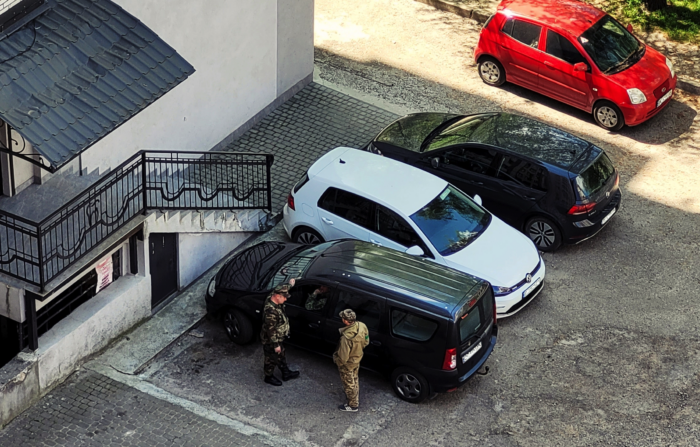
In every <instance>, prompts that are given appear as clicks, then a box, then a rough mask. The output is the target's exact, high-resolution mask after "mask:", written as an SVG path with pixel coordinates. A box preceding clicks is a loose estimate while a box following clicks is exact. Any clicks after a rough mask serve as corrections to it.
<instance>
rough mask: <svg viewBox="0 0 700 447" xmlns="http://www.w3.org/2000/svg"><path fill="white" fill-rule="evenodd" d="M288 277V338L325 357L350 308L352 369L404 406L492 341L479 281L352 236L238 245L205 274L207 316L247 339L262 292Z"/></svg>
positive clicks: (436, 387) (459, 372)
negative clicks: (380, 382)
mask: <svg viewBox="0 0 700 447" xmlns="http://www.w3.org/2000/svg"><path fill="white" fill-rule="evenodd" d="M291 278H297V280H296V285H295V286H294V288H292V289H291V297H290V298H289V299H288V300H287V303H286V305H285V306H286V312H287V316H288V317H289V320H290V327H291V330H290V338H289V341H288V342H289V343H291V344H293V345H296V346H299V347H302V348H305V349H309V350H311V351H314V352H317V353H320V354H323V355H326V356H331V355H332V353H333V351H334V350H335V348H336V345H337V343H338V337H339V335H338V329H339V328H341V327H342V326H343V323H342V321H341V320H340V317H339V316H338V313H339V312H340V311H341V310H343V309H347V308H351V309H353V310H354V311H355V313H356V314H357V319H358V320H359V321H362V322H363V323H364V324H366V325H367V328H368V329H369V337H370V344H369V345H368V346H367V348H365V355H364V357H363V359H362V364H361V366H362V367H365V368H369V369H372V370H374V371H377V372H379V373H382V374H384V375H385V376H387V377H389V378H390V379H391V383H392V385H393V388H394V391H395V392H396V394H397V395H398V396H399V397H400V398H402V399H404V400H406V401H408V402H420V401H422V400H424V399H425V398H426V397H428V396H429V395H430V394H431V393H437V392H447V391H453V390H454V389H456V388H457V387H459V386H460V385H462V384H463V383H464V382H465V381H466V380H467V379H468V378H469V377H471V376H472V375H473V374H475V373H476V372H477V370H479V369H480V368H481V367H482V365H483V364H484V362H485V361H486V359H487V358H488V356H489V355H490V354H491V352H492V351H493V348H494V345H495V343H496V335H497V333H498V329H497V326H496V309H495V300H494V297H493V292H492V290H491V286H490V284H489V283H488V282H486V281H483V280H480V279H478V278H475V277H473V276H470V275H468V274H466V273H462V272H460V271H457V270H453V269H450V268H446V267H443V266H440V265H437V264H435V263H433V262H430V261H426V260H423V259H420V258H416V257H414V256H411V255H407V254H405V253H402V252H399V251H396V250H392V249H390V248H385V247H381V246H378V245H375V244H371V243H368V242H363V241H358V240H340V241H332V242H325V243H322V244H319V245H315V246H309V245H299V244H293V243H283V242H263V243H260V244H257V245H254V246H252V247H250V248H248V249H245V250H243V251H242V252H240V253H239V254H237V255H235V256H234V257H233V258H232V259H231V260H229V261H228V262H227V263H226V264H225V265H224V266H223V267H222V268H221V270H220V271H219V272H218V273H217V275H216V276H215V277H214V278H213V279H212V282H211V283H210V284H209V288H208V290H207V294H206V303H207V312H208V313H209V314H210V315H219V316H220V317H221V318H222V320H223V324H224V327H225V329H226V331H227V333H228V335H229V338H230V339H231V340H232V341H234V342H236V343H239V344H243V343H248V342H250V341H252V340H253V339H255V338H256V335H257V334H258V331H259V330H260V326H261V319H262V309H263V302H264V300H265V298H266V296H267V295H268V294H269V293H270V291H271V289H272V288H273V287H274V286H275V285H277V284H280V283H282V282H286V281H288V280H289V279H291ZM314 292H315V293H314Z"/></svg>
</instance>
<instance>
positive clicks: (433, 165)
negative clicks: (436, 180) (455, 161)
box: [430, 157, 440, 169]
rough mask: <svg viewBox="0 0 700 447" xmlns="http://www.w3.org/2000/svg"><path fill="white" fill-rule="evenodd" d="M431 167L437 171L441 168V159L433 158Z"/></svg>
mask: <svg viewBox="0 0 700 447" xmlns="http://www.w3.org/2000/svg"><path fill="white" fill-rule="evenodd" d="M430 166H432V167H433V168H434V169H437V168H438V167H439V166H440V159H439V158H438V157H433V158H431V159H430Z"/></svg>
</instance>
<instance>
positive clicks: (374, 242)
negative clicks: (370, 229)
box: [369, 239, 382, 247]
mask: <svg viewBox="0 0 700 447" xmlns="http://www.w3.org/2000/svg"><path fill="white" fill-rule="evenodd" d="M369 241H370V242H371V243H373V244H377V245H379V246H380V247H381V246H382V243H381V242H379V241H375V240H374V239H370V240H369Z"/></svg>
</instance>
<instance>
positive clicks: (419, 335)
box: [391, 309, 438, 341]
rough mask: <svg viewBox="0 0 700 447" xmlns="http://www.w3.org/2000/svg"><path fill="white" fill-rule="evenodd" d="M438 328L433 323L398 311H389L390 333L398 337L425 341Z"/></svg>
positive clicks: (435, 323)
mask: <svg viewBox="0 0 700 447" xmlns="http://www.w3.org/2000/svg"><path fill="white" fill-rule="evenodd" d="M437 328H438V324H437V322H435V321H432V320H429V319H427V318H423V317H420V316H418V315H416V314H412V313H409V312H406V311H403V310H399V309H392V310H391V332H392V333H393V334H394V335H398V336H399V337H405V338H410V339H411V340H416V341H427V340H430V338H431V337H432V336H433V334H434V333H435V331H436V330H437Z"/></svg>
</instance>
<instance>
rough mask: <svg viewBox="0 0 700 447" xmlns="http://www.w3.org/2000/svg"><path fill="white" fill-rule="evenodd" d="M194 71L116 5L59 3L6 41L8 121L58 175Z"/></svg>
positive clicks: (2, 79) (102, 0) (2, 68)
mask: <svg viewBox="0 0 700 447" xmlns="http://www.w3.org/2000/svg"><path fill="white" fill-rule="evenodd" d="M192 73H194V68H193V67H192V65H190V64H189V63H188V62H187V61H185V60H184V59H183V58H182V57H181V56H180V55H178V54H177V52H175V50H174V49H173V48H171V47H170V46H169V45H168V44H166V43H165V42H163V40H162V39H160V38H159V37H158V36H157V35H156V34H155V33H154V32H153V31H151V30H150V29H149V28H148V27H146V26H145V25H144V24H143V23H141V22H140V21H139V20H138V19H136V18H135V17H134V16H132V15H131V14H129V13H127V12H126V11H124V10H123V9H122V8H121V7H119V6H117V5H116V4H115V3H113V2H111V1H109V0H56V3H55V4H54V6H53V7H52V8H51V9H49V10H47V11H46V12H44V13H43V14H41V15H39V16H38V17H37V18H36V19H34V20H32V21H30V22H28V23H27V24H25V25H24V26H23V27H21V28H20V29H18V30H17V31H15V32H14V33H12V34H11V35H10V36H9V37H7V38H6V39H4V40H2V41H0V118H2V119H3V120H4V121H6V122H7V123H9V124H10V126H12V127H13V128H14V129H16V130H17V131H18V132H19V133H20V134H21V135H22V136H23V137H24V138H25V139H26V140H28V141H29V142H31V143H32V145H33V146H34V148H35V149H36V150H37V151H38V152H39V153H41V154H42V155H43V156H44V157H45V158H46V159H47V160H48V161H49V163H50V167H49V169H50V170H55V169H57V168H58V167H60V166H61V165H63V164H65V163H67V162H68V161H69V160H71V159H72V158H74V157H75V156H76V155H78V154H79V153H80V152H82V151H84V150H85V149H87V148H88V147H90V146H91V145H92V144H94V143H95V142H97V141H98V140H100V139H101V138H102V137H104V136H105V135H107V134H109V133H110V132H111V131H113V130H114V129H116V128H117V127H118V126H120V125H121V124H123V123H124V122H126V121H127V120H128V119H129V118H131V117H132V116H134V115H135V114H137V113H138V112H139V111H141V110H143V109H144V108H146V107H147V106H148V105H149V104H151V103H152V102H153V101H155V100H156V99H158V98H160V97H161V96H163V95H164V94H165V93H166V92H168V91H169V90H171V89H172V88H173V87H175V86H176V85H177V84H179V83H180V82H182V81H184V80H185V79H186V78H187V77H188V76H189V75H191V74H192Z"/></svg>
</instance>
